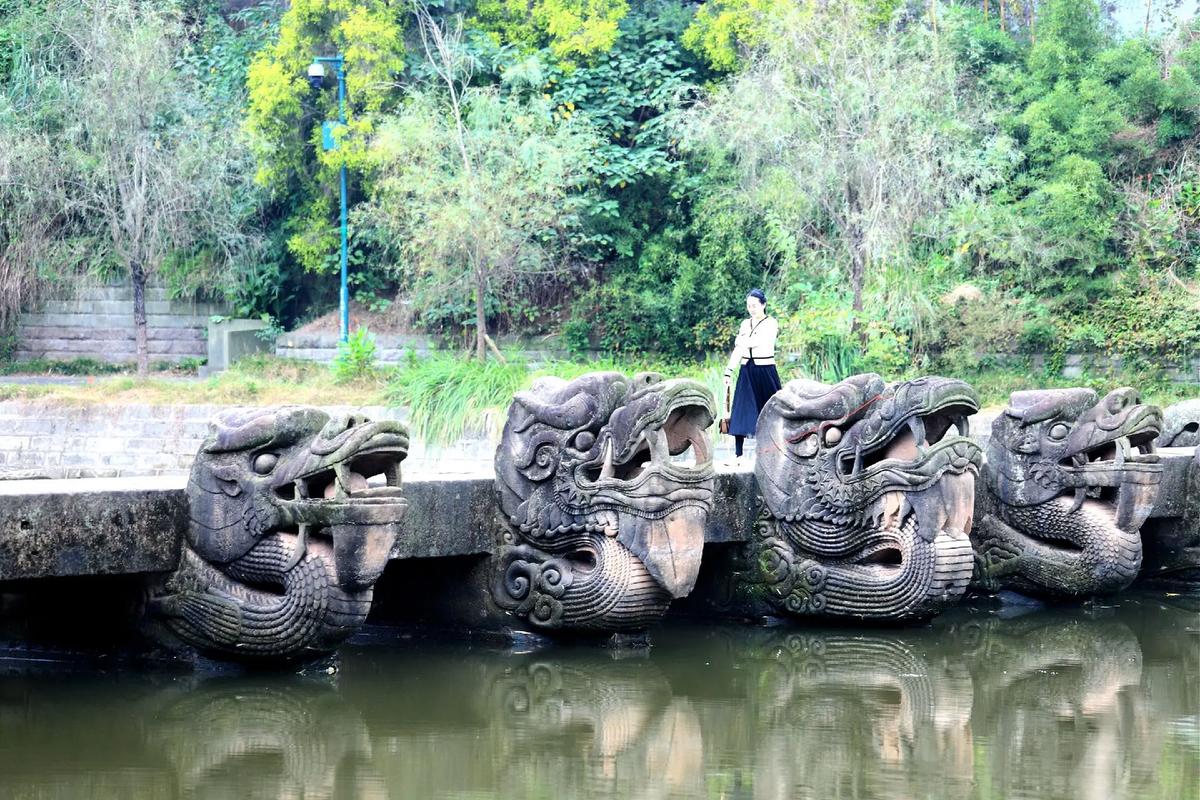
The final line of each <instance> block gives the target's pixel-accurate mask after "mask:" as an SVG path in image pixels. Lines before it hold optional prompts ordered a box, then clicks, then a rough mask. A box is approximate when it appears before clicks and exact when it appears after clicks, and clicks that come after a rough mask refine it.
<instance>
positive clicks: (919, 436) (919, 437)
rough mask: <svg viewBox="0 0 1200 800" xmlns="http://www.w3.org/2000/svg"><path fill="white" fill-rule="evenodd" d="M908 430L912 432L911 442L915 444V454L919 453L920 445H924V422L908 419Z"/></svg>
mask: <svg viewBox="0 0 1200 800" xmlns="http://www.w3.org/2000/svg"><path fill="white" fill-rule="evenodd" d="M908 429H909V430H911V431H912V435H913V441H914V442H916V443H917V452H920V451H921V445H923V444H925V443H926V441H925V420H923V419H921V418H920V417H909V418H908Z"/></svg>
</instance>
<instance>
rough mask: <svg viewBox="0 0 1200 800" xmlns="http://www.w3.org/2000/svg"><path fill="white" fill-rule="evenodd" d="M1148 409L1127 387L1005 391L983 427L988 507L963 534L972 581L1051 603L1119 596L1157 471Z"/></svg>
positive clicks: (1137, 557) (1155, 429)
mask: <svg viewBox="0 0 1200 800" xmlns="http://www.w3.org/2000/svg"><path fill="white" fill-rule="evenodd" d="M1161 427H1162V415H1161V412H1160V411H1159V409H1158V408H1157V407H1155V406H1148V405H1143V404H1141V403H1140V402H1139V398H1138V395H1137V392H1136V391H1134V390H1133V389H1130V388H1122V389H1116V390H1114V391H1112V392H1110V393H1109V394H1108V395H1107V396H1105V397H1104V398H1103V399H1100V398H1098V396H1097V395H1096V393H1095V392H1093V391H1092V390H1090V389H1047V390H1034V391H1026V392H1014V393H1013V395H1012V397H1011V398H1010V404H1009V407H1008V408H1007V409H1005V411H1004V413H1003V414H1002V415H1000V416H999V417H997V418H996V421H995V422H994V423H993V425H992V436H991V439H990V441H989V444H988V450H987V467H986V469H985V471H984V475H985V479H986V480H985V482H986V484H987V487H988V492H989V494H990V499H991V509H990V511H989V512H988V513H986V515H985V516H982V517H981V518H980V521H979V524H978V525H976V527H975V531H974V532H973V533H972V537H971V539H972V543H973V545H974V547H975V550H976V553H977V556H978V563H977V571H976V580H977V581H978V583H979V584H980V585H981V586H983V587H985V588H988V589H996V588H1000V587H1008V588H1012V589H1015V590H1017V591H1020V592H1023V593H1026V594H1033V595H1040V596H1047V597H1052V598H1076V597H1086V596H1089V595H1094V594H1104V593H1111V592H1116V591H1120V590H1121V589H1124V588H1125V587H1126V586H1128V585H1129V584H1130V583H1132V582H1133V580H1134V579H1135V578H1136V577H1137V574H1138V570H1139V568H1140V567H1141V561H1142V540H1141V536H1140V534H1139V530H1140V528H1141V526H1142V523H1143V522H1144V521H1145V520H1146V518H1147V517H1148V516H1149V515H1150V514H1151V513H1152V512H1153V510H1154V507H1155V501H1156V499H1157V497H1158V495H1159V485H1160V483H1161V481H1162V475H1163V466H1162V464H1161V463H1160V457H1159V456H1158V455H1156V454H1154V453H1153V452H1151V451H1152V449H1153V441H1154V439H1155V438H1156V437H1157V436H1158V434H1159V432H1160V430H1161Z"/></svg>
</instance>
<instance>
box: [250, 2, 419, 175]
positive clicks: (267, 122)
mask: <svg viewBox="0 0 1200 800" xmlns="http://www.w3.org/2000/svg"><path fill="white" fill-rule="evenodd" d="M406 9H407V6H405V5H404V4H401V3H396V2H392V1H391V0H293V2H292V4H291V7H290V8H289V9H288V10H287V12H285V13H284V15H283V18H282V19H281V20H280V25H279V40H278V41H277V42H276V43H275V44H274V45H272V46H270V47H267V48H265V49H264V50H262V51H261V52H260V53H259V54H258V56H257V57H255V59H254V61H253V62H252V63H251V65H250V69H249V71H248V73H247V76H246V84H247V89H248V91H249V103H248V109H247V116H246V127H247V129H248V131H249V132H250V134H251V136H252V139H253V141H254V143H255V150H256V155H257V156H258V173H257V179H258V181H259V183H261V184H262V185H264V186H268V187H271V188H274V189H280V188H283V186H284V185H285V182H286V181H287V180H288V179H289V178H290V177H293V176H294V175H295V174H296V173H299V172H303V171H304V169H305V164H304V154H305V145H306V143H311V144H313V145H315V147H313V150H314V151H315V152H316V153H317V158H318V160H319V162H320V167H321V171H322V173H330V174H331V173H332V171H333V170H335V169H337V168H338V167H340V166H341V165H342V163H343V162H344V163H346V164H347V166H350V167H352V168H353V167H355V166H362V165H363V160H364V159H365V158H366V153H367V151H366V148H365V147H363V146H362V145H361V143H362V142H364V141H365V139H366V134H368V133H370V130H371V126H370V121H369V119H368V118H367V117H366V116H365V114H364V116H359V114H363V113H364V112H372V111H378V110H380V109H381V108H382V107H383V106H384V105H385V103H386V102H387V101H388V99H389V98H390V97H391V96H392V93H393V91H394V89H393V87H394V86H395V83H396V82H395V80H394V76H395V75H396V74H397V73H399V72H400V71H401V70H402V69H403V68H404V56H405V53H404V37H403V31H404V28H403V21H404V18H405V16H406V14H407V10H406ZM334 53H341V54H342V56H344V57H345V59H346V90H347V94H348V97H349V102H348V103H347V108H346V112H347V113H346V116H347V119H348V120H349V123H348V126H347V129H346V130H344V131H343V132H342V133H341V135H340V136H339V145H340V146H339V147H338V149H336V150H333V151H330V152H328V153H326V152H324V151H323V150H322V148H321V147H320V141H321V131H320V126H319V125H316V126H314V127H313V128H312V129H311V130H307V131H306V130H302V129H301V117H302V110H301V105H302V103H301V100H302V98H303V97H304V96H305V95H306V94H307V93H308V92H309V91H310V89H309V86H308V83H307V81H306V79H305V73H306V70H307V68H308V65H309V64H311V63H312V60H313V57H314V56H317V55H332V54H334ZM312 102H313V103H314V104H315V105H316V106H317V108H319V109H321V112H322V113H321V114H320V115H319V116H318V120H319V119H322V118H323V119H336V117H337V94H336V92H334V91H324V92H320V93H317V94H315V95H314V96H313V97H312Z"/></svg>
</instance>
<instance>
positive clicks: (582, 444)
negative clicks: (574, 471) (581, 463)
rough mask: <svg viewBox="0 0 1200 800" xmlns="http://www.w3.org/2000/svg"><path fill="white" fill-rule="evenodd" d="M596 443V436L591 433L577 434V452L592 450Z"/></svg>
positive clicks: (581, 432)
mask: <svg viewBox="0 0 1200 800" xmlns="http://www.w3.org/2000/svg"><path fill="white" fill-rule="evenodd" d="M595 443H596V435H595V434H594V433H592V432H591V431H580V432H579V433H577V434H575V449H576V450H584V451H586V450H591V449H592V445H593V444H595Z"/></svg>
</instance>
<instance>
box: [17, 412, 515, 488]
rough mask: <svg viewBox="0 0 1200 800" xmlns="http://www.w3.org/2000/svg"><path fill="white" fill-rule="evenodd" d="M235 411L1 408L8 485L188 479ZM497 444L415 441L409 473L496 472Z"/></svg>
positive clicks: (374, 415)
mask: <svg viewBox="0 0 1200 800" xmlns="http://www.w3.org/2000/svg"><path fill="white" fill-rule="evenodd" d="M226 407H227V406H218V405H201V404H196V405H174V406H154V405H146V404H129V405H105V406H95V405H92V406H75V405H68V404H64V403H62V402H47V401H37V400H8V401H4V402H0V478H3V477H7V478H15V477H30V478H34V477H62V478H91V477H120V476H126V475H182V474H184V473H186V472H187V471H188V470H189V469H191V466H192V460H193V459H194V458H195V456H196V451H197V450H198V449H199V448H200V444H201V442H202V441H203V440H204V437H205V435H206V434H207V432H208V423H209V420H211V419H212V418H213V417H214V416H216V414H217V413H218V412H219V411H221V410H222V409H224V408H226ZM325 410H326V411H328V412H329V413H330V414H331V415H336V414H345V413H349V412H352V411H353V412H358V413H362V414H365V415H366V416H368V417H370V418H371V419H395V420H399V421H401V422H404V421H406V418H407V413H406V412H405V410H404V409H399V408H387V407H384V406H366V407H359V406H326V407H325ZM495 447H496V445H495V442H492V441H490V440H488V439H487V437H485V436H482V435H481V436H476V437H470V438H467V439H464V440H462V441H460V442H458V443H456V444H454V445H451V446H448V447H426V446H425V445H424V443H422V442H420V441H414V442H413V443H412V446H411V447H410V449H409V458H408V460H407V461H406V462H405V469H406V470H424V471H430V472H434V473H460V472H469V471H475V470H478V469H479V468H481V467H486V468H487V469H491V464H492V457H493V455H494V453H495Z"/></svg>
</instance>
